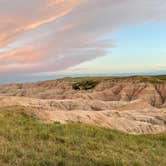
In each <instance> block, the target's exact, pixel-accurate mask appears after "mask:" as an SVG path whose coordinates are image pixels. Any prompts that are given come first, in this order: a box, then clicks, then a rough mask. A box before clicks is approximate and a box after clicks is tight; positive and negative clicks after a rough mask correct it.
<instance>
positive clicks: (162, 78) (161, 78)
mask: <svg viewBox="0 0 166 166" xmlns="http://www.w3.org/2000/svg"><path fill="white" fill-rule="evenodd" d="M129 79H130V80H138V81H140V82H149V83H165V82H166V75H157V76H126V77H125V76H124V77H118V76H117V77H115V76H113V77H111V76H110V77H107V76H106V77H104V76H103V77H76V78H72V77H66V78H63V79H60V80H65V81H72V82H82V81H98V82H101V81H108V80H114V81H115V80H129Z"/></svg>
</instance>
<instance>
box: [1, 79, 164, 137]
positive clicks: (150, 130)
mask: <svg viewBox="0 0 166 166" xmlns="http://www.w3.org/2000/svg"><path fill="white" fill-rule="evenodd" d="M164 78H165V77H164ZM86 79H87V78H86ZM86 79H81V80H78V79H62V80H55V81H45V82H38V83H29V84H10V85H1V86H0V107H1V108H4V107H16V106H19V107H20V106H21V107H24V108H25V109H26V110H27V111H33V112H34V113H35V114H36V115H37V116H38V117H39V118H40V119H41V120H43V121H44V122H47V123H48V122H49V123H51V122H61V123H74V122H75V123H86V124H91V125H97V126H102V127H107V128H111V129H117V130H121V131H124V132H128V133H133V134H156V133H161V132H166V82H165V80H164V81H157V80H155V81H154V80H153V79H150V81H149V80H148V81H147V80H144V79H143V81H142V79H140V78H137V77H134V78H133V77H130V78H128V77H126V78H109V79H108V78H105V79H104V78H100V79H99V78H98V79H96V80H95V83H94V78H93V86H91V80H92V78H91V80H90V81H89V79H90V78H89V79H88V82H83V83H82V82H81V83H80V81H86ZM77 82H79V83H77ZM73 84H75V85H76V86H74V87H75V88H73ZM94 85H95V86H94ZM84 86H85V87H84Z"/></svg>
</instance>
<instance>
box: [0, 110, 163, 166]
mask: <svg viewBox="0 0 166 166" xmlns="http://www.w3.org/2000/svg"><path fill="white" fill-rule="evenodd" d="M165 154H166V135H165V134H163V135H142V136H134V135H128V134H124V133H121V132H118V131H112V130H109V129H104V128H97V127H89V126H87V125H82V124H68V125H62V124H59V123H54V124H43V123H41V122H40V121H38V120H37V118H36V116H35V115H33V114H31V113H27V112H25V111H24V110H22V109H18V108H15V109H11V108H10V109H5V110H4V109H3V110H0V163H1V164H0V165H1V166H65V165H66V166H75V165H76V166H78V165H79V166H85V165H86V166H93V165H94V166H97V165H98V166H165V165H166V158H165Z"/></svg>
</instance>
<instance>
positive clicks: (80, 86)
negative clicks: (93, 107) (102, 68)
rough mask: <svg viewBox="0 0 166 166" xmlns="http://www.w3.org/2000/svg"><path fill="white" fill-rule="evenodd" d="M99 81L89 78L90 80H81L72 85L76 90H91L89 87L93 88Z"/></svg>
mask: <svg viewBox="0 0 166 166" xmlns="http://www.w3.org/2000/svg"><path fill="white" fill-rule="evenodd" d="M98 83H99V82H97V81H93V80H89V81H86V80H85V81H81V82H76V83H74V84H73V85H72V88H73V89H74V90H89V89H93V88H95V87H96V85H97V84H98Z"/></svg>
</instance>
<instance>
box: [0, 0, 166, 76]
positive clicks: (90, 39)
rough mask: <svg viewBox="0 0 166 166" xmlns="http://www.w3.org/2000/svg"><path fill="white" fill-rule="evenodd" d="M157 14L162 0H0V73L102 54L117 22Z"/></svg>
mask: <svg viewBox="0 0 166 166" xmlns="http://www.w3.org/2000/svg"><path fill="white" fill-rule="evenodd" d="M160 20H163V21H166V1H165V0H134V1H133V0H90V1H89V0H28V1H26V0H12V1H11V0H0V74H4V73H8V74H10V73H12V74H13V73H17V74H18V73H39V72H41V73H42V72H51V71H57V70H63V69H65V68H68V67H71V66H74V65H77V64H80V63H82V62H84V61H89V60H91V59H94V58H96V57H98V56H104V55H106V53H107V51H108V49H110V48H111V47H113V46H114V43H113V42H112V40H111V39H110V37H109V38H106V39H105V40H103V39H102V37H103V36H106V35H108V34H109V36H110V34H111V32H112V31H114V30H116V29H117V28H119V27H123V26H127V25H131V24H139V23H144V22H149V21H160Z"/></svg>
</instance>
